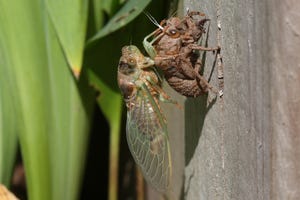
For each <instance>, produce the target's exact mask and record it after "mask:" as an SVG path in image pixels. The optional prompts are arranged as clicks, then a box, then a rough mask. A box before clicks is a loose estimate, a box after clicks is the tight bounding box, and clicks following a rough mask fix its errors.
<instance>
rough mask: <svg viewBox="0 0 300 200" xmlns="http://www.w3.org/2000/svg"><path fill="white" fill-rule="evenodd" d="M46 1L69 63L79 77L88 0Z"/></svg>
mask: <svg viewBox="0 0 300 200" xmlns="http://www.w3.org/2000/svg"><path fill="white" fill-rule="evenodd" d="M46 2H47V10H48V12H49V15H50V17H51V19H52V22H53V24H54V27H55V30H56V32H57V35H58V37H59V40H60V42H61V45H62V47H63V50H64V52H65V54H66V57H67V60H68V62H69V65H70V67H71V69H72V71H73V73H74V75H75V77H79V75H80V72H81V65H82V57H83V56H82V55H83V49H84V40H85V34H86V24H87V14H88V13H87V12H88V1H87V0H59V1H57V0H46Z"/></svg>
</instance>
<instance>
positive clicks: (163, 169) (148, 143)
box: [118, 45, 172, 191]
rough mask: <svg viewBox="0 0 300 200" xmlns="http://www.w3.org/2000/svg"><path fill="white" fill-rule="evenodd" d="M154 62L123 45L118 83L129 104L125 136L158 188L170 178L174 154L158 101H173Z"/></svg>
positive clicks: (166, 186) (135, 48) (135, 156)
mask: <svg viewBox="0 0 300 200" xmlns="http://www.w3.org/2000/svg"><path fill="white" fill-rule="evenodd" d="M153 65H154V61H153V60H152V59H150V58H148V57H144V55H143V54H142V53H141V52H140V51H139V49H138V48H137V47H136V46H132V45H131V46H125V47H123V48H122V56H121V58H120V62H119V66H118V84H119V87H120V90H121V93H122V95H123V98H124V101H125V103H126V107H127V123H126V136H127V142H128V145H129V149H130V151H131V153H132V156H133V158H134V160H135V162H136V163H137V164H138V165H139V166H140V168H141V170H142V173H143V175H144V177H145V179H146V180H147V181H148V182H149V183H150V184H151V185H153V186H154V187H155V188H156V189H157V190H158V191H166V190H167V189H168V188H169V185H170V181H171V170H172V167H171V155H170V147H169V140H168V131H167V122H166V118H165V117H164V115H163V112H162V110H161V108H160V105H159V101H160V100H161V99H162V100H167V101H171V100H170V97H169V96H168V95H167V94H166V93H165V92H164V91H163V90H162V88H161V80H160V78H159V76H158V74H157V73H156V71H155V69H154V68H153Z"/></svg>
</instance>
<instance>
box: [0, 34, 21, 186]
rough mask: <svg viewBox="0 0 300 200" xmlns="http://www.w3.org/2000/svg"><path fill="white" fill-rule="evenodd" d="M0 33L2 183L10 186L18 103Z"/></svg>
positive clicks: (0, 167) (0, 172)
mask: <svg viewBox="0 0 300 200" xmlns="http://www.w3.org/2000/svg"><path fill="white" fill-rule="evenodd" d="M2 36H3V35H2V34H1V33H0V183H3V184H5V185H7V186H9V184H10V178H11V175H12V170H13V164H14V161H15V154H16V148H17V131H18V127H17V126H16V124H18V122H17V116H18V114H17V109H16V107H17V105H18V103H17V101H16V98H15V97H14V96H13V94H14V93H13V91H12V90H13V88H15V85H14V84H15V81H14V80H13V77H12V76H11V70H10V68H9V67H8V66H9V64H8V63H7V62H9V59H8V57H9V55H7V52H5V51H4V49H5V47H4V45H3V44H2V42H1V41H3V38H2Z"/></svg>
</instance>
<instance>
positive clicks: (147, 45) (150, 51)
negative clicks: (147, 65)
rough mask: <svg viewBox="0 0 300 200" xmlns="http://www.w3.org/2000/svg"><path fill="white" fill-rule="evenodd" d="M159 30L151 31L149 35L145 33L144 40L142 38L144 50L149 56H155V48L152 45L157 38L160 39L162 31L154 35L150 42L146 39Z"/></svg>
mask: <svg viewBox="0 0 300 200" xmlns="http://www.w3.org/2000/svg"><path fill="white" fill-rule="evenodd" d="M159 31H161V30H160V29H156V30H155V31H153V32H152V33H150V34H149V35H147V36H146V37H145V38H144V40H143V46H144V48H145V50H146V52H147V53H148V55H149V56H150V57H151V58H154V57H155V56H156V50H155V48H154V47H153V43H154V42H156V41H157V40H158V39H160V38H161V37H162V36H163V35H164V32H161V33H160V34H159V35H158V36H156V37H155V38H154V39H152V40H151V41H150V42H149V41H148V39H149V38H150V37H152V36H153V35H155V34H157V33H158V32H159Z"/></svg>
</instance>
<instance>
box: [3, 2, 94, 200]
mask: <svg viewBox="0 0 300 200" xmlns="http://www.w3.org/2000/svg"><path fill="white" fill-rule="evenodd" d="M45 11H46V7H45V4H43V2H42V1H39V0H32V1H31V2H30V4H29V3H28V2H26V1H18V0H11V1H6V0H1V1H0V24H1V28H0V48H1V51H0V52H1V53H2V54H3V52H5V56H3V57H4V58H5V60H4V61H1V66H0V68H1V72H3V69H9V70H10V71H9V73H7V74H6V76H1V78H2V77H3V78H4V79H3V80H1V84H2V83H4V84H7V85H5V87H9V90H10V93H11V96H12V97H14V98H15V99H16V102H17V107H16V109H17V114H18V115H17V116H16V117H17V119H16V121H14V122H15V124H14V125H15V127H18V130H19V138H20V144H21V152H22V157H23V160H24V165H25V172H26V181H27V189H28V195H29V199H31V200H41V199H43V200H51V199H57V200H58V199H62V200H73V199H76V198H77V196H78V190H79V187H80V182H81V180H80V177H81V175H82V169H83V165H84V158H85V151H86V144H87V138H88V131H89V124H90V117H91V112H92V108H93V102H94V101H93V93H92V91H91V89H90V88H88V87H87V82H86V80H85V79H84V76H82V79H80V81H79V82H78V83H77V81H75V80H74V77H73V75H72V74H71V72H70V70H69V68H68V64H69V62H68V60H66V57H65V52H64V51H63V50H62V48H61V47H62V45H61V44H60V43H59V42H60V40H59V39H58V38H57V34H55V31H54V28H53V25H52V24H51V22H50V21H49V17H48V14H47V13H46V12H45ZM79 56H82V55H79ZM1 57H2V56H1ZM2 64H3V66H2ZM83 75H84V74H83ZM10 80H12V81H10ZM10 82H13V84H10V85H8V84H9V83H10ZM1 89H2V86H1ZM6 90H7V89H6ZM6 93H7V92H6ZM6 93H4V95H7V94H6ZM2 96H3V95H2V92H1V100H2V99H3V97H2ZM5 98H9V96H5ZM5 102H7V100H5ZM12 103H13V101H12ZM1 104H2V102H1ZM4 111H5V112H3V113H2V116H4V118H6V117H8V119H9V118H11V117H9V115H10V113H9V111H8V110H4Z"/></svg>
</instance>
